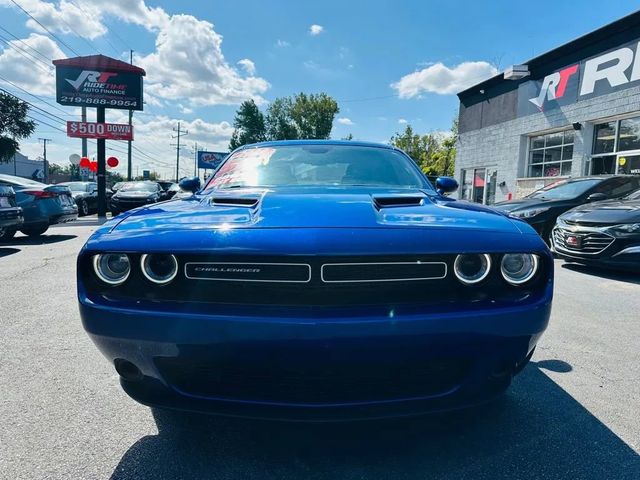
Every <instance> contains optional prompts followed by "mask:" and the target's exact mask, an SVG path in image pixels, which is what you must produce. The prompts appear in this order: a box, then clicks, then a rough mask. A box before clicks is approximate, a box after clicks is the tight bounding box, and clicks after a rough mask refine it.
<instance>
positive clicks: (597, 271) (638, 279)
mask: <svg viewBox="0 0 640 480" xmlns="http://www.w3.org/2000/svg"><path fill="white" fill-rule="evenodd" d="M562 268H566V269H567V270H571V271H573V272H579V273H584V274H587V275H591V276H594V277H600V278H604V279H606V280H617V281H619V282H627V283H635V284H636V285H640V275H638V273H636V272H628V271H619V270H608V269H605V268H597V267H589V266H586V265H579V264H577V263H563V264H562Z"/></svg>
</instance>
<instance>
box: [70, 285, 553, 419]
mask: <svg viewBox="0 0 640 480" xmlns="http://www.w3.org/2000/svg"><path fill="white" fill-rule="evenodd" d="M552 288H553V287H552V284H549V285H548V287H547V291H546V295H545V296H544V298H542V299H541V300H540V301H538V302H537V303H535V304H529V305H526V306H518V307H513V308H500V309H491V310H488V309H483V310H475V311H474V310H470V311H466V312H454V313H452V312H449V313H437V314H429V313H421V314H416V313H412V314H406V315H402V316H400V315H398V316H393V315H385V316H377V317H375V316H367V317H346V316H344V317H340V316H335V317H331V318H320V317H316V318H313V317H302V316H301V317H300V318H295V317H291V316H286V317H282V318H278V317H269V318H263V317H251V316H240V315H235V316H229V315H217V314H213V313H212V314H202V313H180V314H176V313H175V312H174V313H169V312H163V311H141V310H139V309H134V308H131V309H128V308H113V307H105V306H103V305H97V304H94V303H93V302H92V301H91V300H90V299H89V298H87V297H86V296H85V295H84V293H83V292H82V291H80V313H81V317H82V322H83V325H84V328H85V329H86V330H87V332H88V333H89V335H90V336H91V338H92V340H93V341H94V343H95V344H96V345H97V346H98V347H99V349H100V350H101V352H102V353H103V354H104V355H105V357H106V358H107V359H109V361H111V362H115V363H118V362H120V363H121V362H122V361H126V362H130V364H133V365H135V367H136V369H138V370H139V373H140V375H138V376H129V377H127V378H122V379H121V383H122V386H123V388H124V389H125V391H126V392H127V393H128V394H129V395H130V396H131V397H133V398H134V399H135V400H137V401H139V402H141V403H143V404H146V405H151V406H161V407H168V408H178V409H187V410H195V411H204V412H211V413H218V414H226V415H240V416H248V417H270V418H287V419H305V420H332V419H346V418H349V419H353V418H372V417H382V416H389V415H403V414H412V413H423V412H433V411H442V410H450V409H455V408H463V407H467V406H471V405H475V404H478V403H482V402H484V401H487V400H489V399H491V398H493V397H494V396H495V395H497V394H498V393H499V392H501V391H502V390H503V389H504V388H505V387H506V386H507V385H508V384H509V382H510V379H511V376H512V374H513V373H514V372H516V371H517V370H518V368H519V366H521V365H522V364H523V362H525V361H526V360H525V359H526V358H527V355H528V354H529V353H530V352H531V351H532V350H533V348H534V347H535V345H536V342H537V340H538V338H539V337H540V335H541V334H542V332H543V331H544V329H545V328H546V326H547V323H548V320H549V315H550V311H551V296H552Z"/></svg>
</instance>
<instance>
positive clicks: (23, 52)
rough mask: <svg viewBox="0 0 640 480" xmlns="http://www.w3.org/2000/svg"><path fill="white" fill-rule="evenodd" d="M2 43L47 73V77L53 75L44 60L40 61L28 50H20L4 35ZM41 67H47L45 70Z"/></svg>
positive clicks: (1, 39)
mask: <svg viewBox="0 0 640 480" xmlns="http://www.w3.org/2000/svg"><path fill="white" fill-rule="evenodd" d="M0 41H2V42H4V43H6V44H7V45H8V46H9V48H13V49H14V50H15V52H16V53H17V54H18V55H20V56H21V57H23V58H25V59H27V60H29V61H30V62H31V63H33V64H34V65H35V66H36V67H38V68H39V69H40V70H42V71H43V72H45V73H46V74H47V75H49V76H52V75H53V72H52V71H51V70H50V69H49V65H47V64H46V63H44V62H43V61H42V60H39V59H38V58H36V57H35V56H33V55H31V54H30V53H28V52H27V51H26V50H24V49H22V48H20V47H19V46H17V45H16V44H15V43H13V42H12V41H11V40H8V39H7V37H5V36H4V35H0ZM41 65H45V68H42V66H41Z"/></svg>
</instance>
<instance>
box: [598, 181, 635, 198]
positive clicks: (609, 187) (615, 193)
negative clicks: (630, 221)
mask: <svg viewBox="0 0 640 480" xmlns="http://www.w3.org/2000/svg"><path fill="white" fill-rule="evenodd" d="M635 188H637V180H636V179H635V178H612V179H611V180H606V181H604V182H602V183H601V184H600V185H598V186H597V187H596V188H595V189H594V190H593V193H604V194H605V195H606V196H608V197H612V198H617V197H622V196H623V195H626V194H627V193H631V192H632V191H633V190H634V189H635Z"/></svg>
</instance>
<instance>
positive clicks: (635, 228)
mask: <svg viewBox="0 0 640 480" xmlns="http://www.w3.org/2000/svg"><path fill="white" fill-rule="evenodd" d="M609 228H610V230H614V231H616V232H620V233H640V223H623V224H620V225H614V226H613V227H609Z"/></svg>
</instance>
